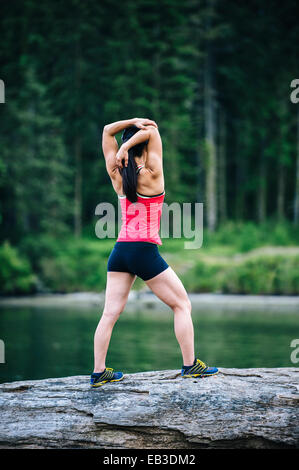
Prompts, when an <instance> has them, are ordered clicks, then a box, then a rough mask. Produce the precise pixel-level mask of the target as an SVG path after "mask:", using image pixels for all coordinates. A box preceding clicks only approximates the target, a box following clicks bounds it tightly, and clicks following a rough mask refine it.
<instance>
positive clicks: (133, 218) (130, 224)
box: [117, 191, 165, 245]
mask: <svg viewBox="0 0 299 470" xmlns="http://www.w3.org/2000/svg"><path fill="white" fill-rule="evenodd" d="M164 196H165V191H163V193H161V194H157V195H155V196H144V195H143V194H139V193H137V202H133V203H132V202H130V201H129V200H128V199H127V198H126V196H120V195H118V197H119V200H120V205H121V217H122V225H121V229H120V232H119V234H118V238H117V242H150V243H156V244H157V245H162V241H161V238H160V236H159V229H160V220H161V214H162V208H163V201H164Z"/></svg>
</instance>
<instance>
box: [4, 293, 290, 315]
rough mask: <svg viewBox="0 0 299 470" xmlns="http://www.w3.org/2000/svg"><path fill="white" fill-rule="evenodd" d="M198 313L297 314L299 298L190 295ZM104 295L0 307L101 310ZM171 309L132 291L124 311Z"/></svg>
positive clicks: (36, 298) (12, 300)
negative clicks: (265, 312)
mask: <svg viewBox="0 0 299 470" xmlns="http://www.w3.org/2000/svg"><path fill="white" fill-rule="evenodd" d="M188 295H189V298H190V300H191V303H192V306H193V308H194V309H195V310H196V311H201V310H205V311H207V310H209V311H217V312H219V311H238V312H240V311H246V312H248V311H268V312H279V313H298V314H299V296H286V295H283V296H274V295H269V296H267V295H239V294H235V295H234V294H216V293H202V294H195V293H189V294H188ZM104 300H105V292H99V293H96V292H74V293H69V294H37V295H31V296H21V297H2V298H1V297H0V308H1V307H2V308H3V307H8V308H22V307H33V308H55V307H57V308H62V307H63V308H81V309H86V308H100V307H102V306H103V304H104ZM140 309H142V310H170V309H169V307H168V306H166V305H165V304H164V303H163V302H162V301H161V300H160V299H158V298H157V297H156V296H155V295H154V294H153V293H152V292H151V291H134V290H133V291H131V292H130V294H129V298H128V302H127V305H126V307H125V311H136V310H140Z"/></svg>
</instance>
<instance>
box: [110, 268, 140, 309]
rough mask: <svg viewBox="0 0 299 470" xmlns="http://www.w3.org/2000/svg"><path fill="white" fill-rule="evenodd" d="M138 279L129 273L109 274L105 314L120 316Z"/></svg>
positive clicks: (115, 272) (111, 272)
mask: <svg viewBox="0 0 299 470" xmlns="http://www.w3.org/2000/svg"><path fill="white" fill-rule="evenodd" d="M135 279H136V276H135V274H132V273H128V272H118V271H109V272H107V283H106V293H105V306H104V312H105V313H111V314H120V313H121V312H122V311H123V309H124V307H125V305H126V302H127V300H128V296H129V292H130V289H131V287H132V285H133V283H134V281H135Z"/></svg>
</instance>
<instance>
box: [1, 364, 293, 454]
mask: <svg viewBox="0 0 299 470" xmlns="http://www.w3.org/2000/svg"><path fill="white" fill-rule="evenodd" d="M297 376H298V369H296V368H295V367H293V368H291V367H290V368H274V369H267V368H262V369H225V368H221V369H220V371H219V374H218V375H216V376H214V377H206V378H202V379H194V380H193V379H182V377H180V371H179V370H162V371H161V370H160V371H159V372H155V371H153V372H139V373H136V374H126V375H125V376H124V380H123V381H121V382H115V383H107V384H105V385H104V386H103V387H101V389H91V388H90V387H89V376H76V377H59V378H51V379H43V380H28V381H22V382H12V383H5V384H1V385H0V404H1V405H0V406H1V428H0V448H12V449H16V448H29V449H32V448H35V449H37V448H40V449H45V448H52V449H54V448H59V449H61V448H63V449H65V448H79V447H80V448H87V449H88V448H97V449H101V448H102V449H106V450H107V449H113V448H122V449H126V448H127V449H161V448H163V449H204V448H211V449H217V448H222V449H223V448H229V449H232V448H235V449H238V448H239V449H240V448H259V449H260V448H267V449H269V448H291V447H293V448H296V447H298V446H299V442H298V439H299V433H298V418H299V416H298V400H299V395H298V390H297V389H298V385H297V383H298V377H297ZM166 410H167V412H166ZM12 417H13V419H12Z"/></svg>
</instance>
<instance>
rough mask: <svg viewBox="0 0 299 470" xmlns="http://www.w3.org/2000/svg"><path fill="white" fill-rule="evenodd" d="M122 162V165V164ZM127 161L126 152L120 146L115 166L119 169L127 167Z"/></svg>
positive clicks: (127, 154) (127, 155)
mask: <svg viewBox="0 0 299 470" xmlns="http://www.w3.org/2000/svg"><path fill="white" fill-rule="evenodd" d="M123 160H124V163H123ZM128 161H129V153H128V150H127V149H126V148H125V147H124V145H122V146H121V147H120V148H119V150H118V152H117V154H116V164H117V166H118V167H119V168H123V167H125V166H126V167H127V166H128Z"/></svg>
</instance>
